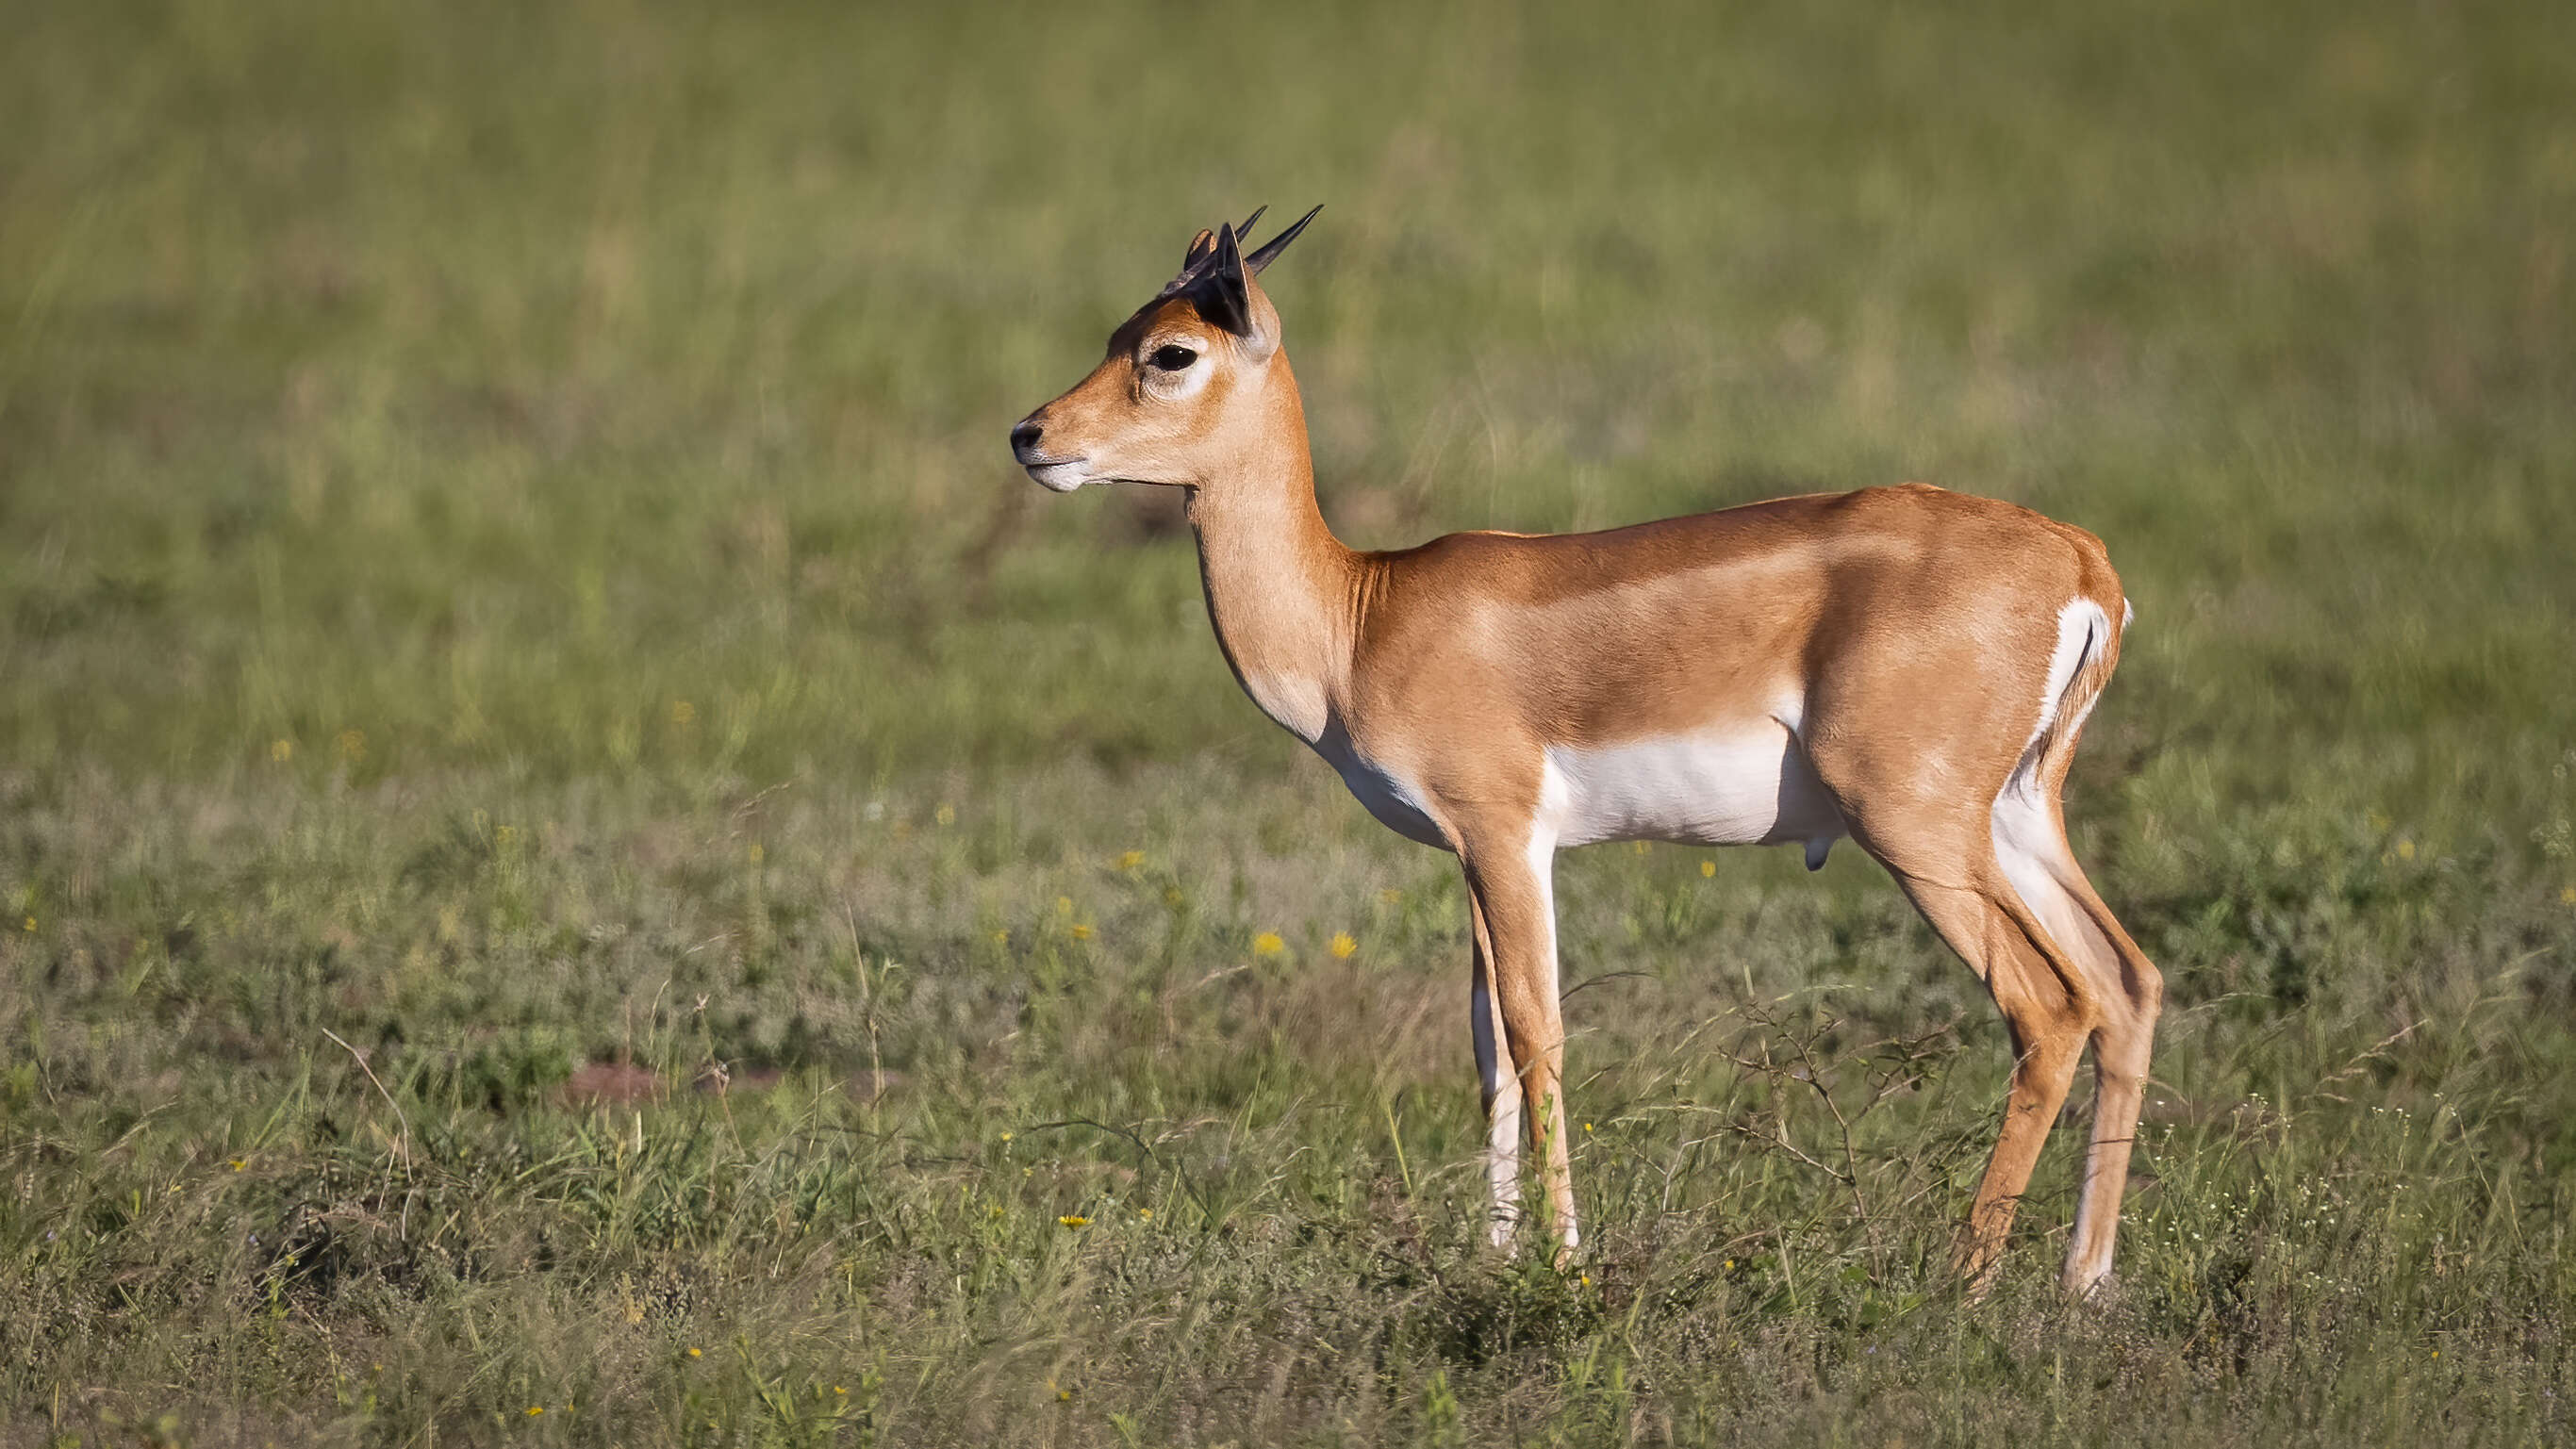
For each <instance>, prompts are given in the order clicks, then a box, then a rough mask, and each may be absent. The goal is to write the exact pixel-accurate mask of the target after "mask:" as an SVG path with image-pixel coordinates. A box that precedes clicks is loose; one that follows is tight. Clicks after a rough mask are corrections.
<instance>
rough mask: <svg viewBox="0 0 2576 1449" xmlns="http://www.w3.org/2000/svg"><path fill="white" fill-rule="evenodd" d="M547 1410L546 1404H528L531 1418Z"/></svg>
mask: <svg viewBox="0 0 2576 1449" xmlns="http://www.w3.org/2000/svg"><path fill="white" fill-rule="evenodd" d="M545 1411H546V1406H545V1405H543V1404H530V1405H528V1417H529V1418H531V1419H533V1418H535V1417H536V1416H538V1415H539V1414H542V1413H544V1412H545Z"/></svg>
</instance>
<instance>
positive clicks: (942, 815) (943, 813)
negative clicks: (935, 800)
mask: <svg viewBox="0 0 2576 1449" xmlns="http://www.w3.org/2000/svg"><path fill="white" fill-rule="evenodd" d="M930 818H931V819H933V820H936V821H938V822H939V823H940V824H942V825H954V824H956V823H957V807H956V806H954V805H951V804H949V803H948V802H947V801H945V800H942V801H940V802H939V808H938V809H936V810H933V811H931V812H930Z"/></svg>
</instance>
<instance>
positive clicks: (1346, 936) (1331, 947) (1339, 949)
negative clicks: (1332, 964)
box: [1324, 931, 1360, 961]
mask: <svg viewBox="0 0 2576 1449" xmlns="http://www.w3.org/2000/svg"><path fill="white" fill-rule="evenodd" d="M1359 948H1360V943H1359V942H1357V941H1355V940H1352V939H1351V933H1350V932H1348V931H1335V932H1334V933H1333V939H1332V940H1330V941H1328V942H1326V943H1325V945H1324V949H1325V950H1327V951H1330V952H1332V953H1333V959H1334V960H1336V961H1348V960H1349V959H1351V953H1352V952H1353V951H1356V950H1358V949H1359Z"/></svg>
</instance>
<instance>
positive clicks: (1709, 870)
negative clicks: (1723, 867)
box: [1699, 860, 1717, 880]
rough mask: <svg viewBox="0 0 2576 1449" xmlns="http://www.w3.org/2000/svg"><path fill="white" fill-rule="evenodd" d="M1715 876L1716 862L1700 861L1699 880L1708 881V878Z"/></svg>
mask: <svg viewBox="0 0 2576 1449" xmlns="http://www.w3.org/2000/svg"><path fill="white" fill-rule="evenodd" d="M1715 874H1717V862H1716V861H1713V860H1703V861H1701V862H1700V863H1699V878H1700V879H1701V880H1706V879H1708V878H1709V877H1710V876H1713V875H1715Z"/></svg>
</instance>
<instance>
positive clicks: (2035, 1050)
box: [1897, 871, 2094, 1293]
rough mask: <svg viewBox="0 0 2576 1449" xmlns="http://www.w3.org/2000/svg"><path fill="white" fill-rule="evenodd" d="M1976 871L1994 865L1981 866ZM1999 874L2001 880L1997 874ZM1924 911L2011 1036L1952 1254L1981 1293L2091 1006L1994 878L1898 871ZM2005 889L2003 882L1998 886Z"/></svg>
mask: <svg viewBox="0 0 2576 1449" xmlns="http://www.w3.org/2000/svg"><path fill="white" fill-rule="evenodd" d="M1974 875H1987V876H1989V878H1990V879H1991V876H1992V873H1991V872H1988V871H1978V872H1973V873H1972V878H1973V876H1974ZM1998 883H1999V882H1998ZM1897 884H1898V885H1900V886H1901V887H1903V888H1904V891H1905V894H1906V896H1907V898H1908V899H1910V900H1912V901H1913V902H1914V906H1915V909H1916V910H1918V911H1921V912H1922V913H1923V919H1924V920H1926V921H1928V922H1930V923H1931V925H1932V928H1933V929H1934V930H1935V931H1938V932H1939V933H1940V934H1941V939H1942V940H1943V941H1945V942H1947V943H1948V944H1949V946H1950V949H1952V950H1953V951H1956V952H1958V953H1959V956H1960V958H1961V959H1963V960H1965V961H1966V962H1967V963H1968V965H1969V968H1970V969H1972V970H1974V971H1975V972H1976V973H1977V974H1978V976H1980V977H1982V978H1983V979H1984V981H1985V983H1986V990H1987V992H1988V994H1990V995H1991V996H1993V998H1994V1002H1995V1007H1996V1009H1997V1010H1998V1011H2000V1012H2001V1013H2002V1014H2003V1018H2004V1028H2005V1030H2006V1031H2007V1032H2008V1033H2009V1034H2010V1036H2011V1038H2012V1047H2013V1074H2012V1087H2011V1091H2010V1093H2009V1094H2008V1096H2007V1097H2006V1099H2005V1102H2004V1114H2003V1126H2002V1128H2001V1130H2000V1131H1998V1132H1997V1133H1996V1134H1995V1150H1994V1155H1993V1156H1992V1157H1990V1158H1988V1159H1987V1160H1986V1172H1985V1176H1984V1177H1983V1178H1981V1179H1980V1180H1979V1181H1978V1183H1977V1195H1976V1198H1975V1199H1974V1201H1973V1202H1972V1203H1971V1204H1970V1206H1969V1209H1968V1220H1967V1222H1966V1223H1965V1224H1964V1225H1963V1226H1962V1227H1961V1229H1960V1233H1959V1241H1958V1245H1957V1247H1956V1249H1955V1250H1954V1252H1953V1254H1952V1262H1953V1264H1954V1265H1955V1266H1956V1267H1957V1269H1958V1271H1959V1273H1960V1275H1961V1276H1962V1277H1964V1278H1965V1279H1967V1281H1968V1285H1969V1288H1970V1291H1972V1292H1980V1293H1981V1292H1983V1291H1985V1289H1986V1287H1987V1285H1988V1284H1990V1283H1992V1282H1993V1281H1994V1275H1995V1272H1996V1270H1997V1268H1998V1267H2000V1266H2001V1262H2002V1254H2003V1248H2004V1242H2005V1240H2006V1238H2007V1237H2008V1236H2009V1235H2010V1234H2011V1231H2012V1222H2013V1214H2014V1211H2015V1209H2017V1208H2018V1207H2019V1206H2020V1205H2021V1197H2022V1193H2023V1191H2024V1190H2025V1189H2027V1188H2028V1187H2029V1186H2030V1176H2031V1171H2032V1169H2033V1168H2034V1167H2036V1166H2037V1165H2038V1162H2039V1151H2040V1148H2041V1146H2042V1145H2044V1144H2045V1143H2046V1142H2047V1140H2048V1129H2049V1128H2050V1127H2051V1126H2052V1125H2054V1124H2055V1122H2056V1121H2057V1114H2058V1111H2059V1109H2060V1108H2062V1107H2063V1106H2065V1104H2066V1093H2067V1089H2068V1088H2069V1087H2070V1086H2071V1085H2072V1084H2073V1083H2074V1080H2075V1067H2076V1063H2077V1062H2078V1061H2080V1060H2081V1059H2082V1057H2083V1054H2084V1042H2085V1038H2086V1036H2087V1035H2089V1034H2090V1032H2091V1030H2092V1027H2093V1015H2094V1006H2093V1003H2092V1001H2091V999H2090V996H2089V994H2088V993H2087V992H2085V991H2084V989H2083V988H2082V986H2081V984H2080V983H2078V982H2072V981H2069V980H2068V979H2067V978H2066V977H2065V976H2064V975H2063V974H2061V973H2060V972H2059V971H2058V970H2057V969H2055V968H2054V967H2053V966H2052V965H2051V963H2050V962H2049V960H2048V957H2047V954H2046V953H2044V952H2042V951H2041V950H2040V949H2039V948H2038V947H2037V945H2036V944H2034V942H2033V941H2032V940H2031V938H2030V935H2029V933H2028V931H2027V930H2026V929H2025V927H2024V924H2023V923H2022V922H2021V921H2019V920H2016V918H2015V913H2014V912H2012V911H2011V910H2010V909H2008V907H2007V905H2006V903H2005V902H2004V901H2002V900H2001V899H1999V898H1998V895H1997V893H1996V890H1995V887H1994V884H1985V885H1981V886H1965V887H1962V886H1951V885H1943V884H1939V883H1936V882H1934V881H1931V880H1928V879H1926V878H1924V877H1921V876H1915V875H1907V874H1904V873H1898V874H1897ZM2004 889H2005V890H2007V891H2008V890H2009V889H2010V887H2009V885H2005V886H2004Z"/></svg>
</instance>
